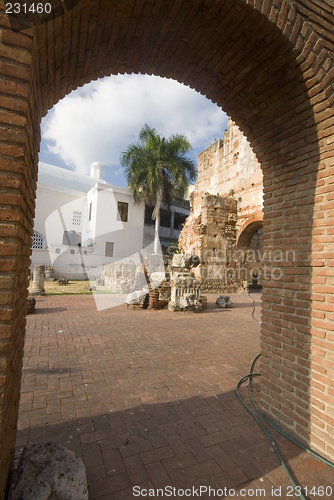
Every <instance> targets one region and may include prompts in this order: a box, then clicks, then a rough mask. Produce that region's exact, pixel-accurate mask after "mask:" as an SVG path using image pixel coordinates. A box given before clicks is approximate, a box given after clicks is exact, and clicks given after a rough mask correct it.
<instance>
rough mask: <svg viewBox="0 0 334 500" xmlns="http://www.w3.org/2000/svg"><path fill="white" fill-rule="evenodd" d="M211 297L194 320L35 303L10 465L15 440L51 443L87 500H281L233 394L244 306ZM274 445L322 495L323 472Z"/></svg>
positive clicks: (329, 479) (263, 448) (273, 460)
mask: <svg viewBox="0 0 334 500" xmlns="http://www.w3.org/2000/svg"><path fill="white" fill-rule="evenodd" d="M253 296H254V297H256V299H257V305H259V299H260V296H259V295H258V294H256V295H255V294H254V295H253ZM215 298H216V296H209V307H208V309H207V310H206V311H205V312H203V313H200V314H194V313H172V312H169V311H165V310H164V311H145V310H135V311H133V310H130V309H126V306H125V305H120V306H118V307H114V308H111V309H107V310H105V311H101V312H97V310H96V307H95V303H94V300H93V298H92V297H90V296H76V297H74V296H70V297H69V296H53V297H40V298H37V311H36V314H34V315H31V316H28V319H27V338H26V349H25V359H24V370H23V383H22V397H21V405H20V416H19V431H18V436H17V454H16V456H17V457H18V456H19V455H20V452H21V450H22V447H23V446H24V445H25V444H26V443H27V442H35V441H38V440H41V439H45V438H49V439H53V440H55V441H57V442H59V443H61V444H63V445H64V446H66V447H67V448H69V449H71V450H73V451H74V452H76V453H77V454H78V455H80V456H82V457H83V459H84V462H85V465H86V468H87V477H88V482H89V492H90V498H91V499H92V500H95V499H97V500H111V499H113V500H114V499H131V498H135V497H134V496H133V490H132V487H133V486H140V488H145V489H148V488H164V487H165V486H175V487H176V488H177V489H185V488H191V487H193V486H195V487H199V486H200V485H202V486H207V487H209V486H210V487H211V488H215V489H218V488H235V490H236V495H239V496H240V495H242V494H243V491H242V490H241V488H247V489H248V488H252V489H253V490H256V489H257V488H258V489H259V488H262V489H263V488H265V489H266V496H265V497H264V496H263V495H262V494H261V493H260V492H258V493H256V492H255V491H254V492H253V493H252V491H250V492H248V494H247V495H246V496H244V498H277V497H279V498H292V497H293V494H292V493H291V497H290V496H289V495H288V493H289V492H288V490H287V489H286V487H287V486H288V485H289V482H288V480H287V479H286V477H285V474H284V472H283V470H282V467H281V466H280V464H279V462H278V459H277V457H276V455H275V453H274V452H273V450H272V447H271V445H270V443H269V441H268V440H267V438H266V437H265V436H264V435H263V433H262V431H261V430H260V428H259V427H258V425H257V424H256V423H255V422H254V421H253V420H252V418H251V417H250V416H249V414H248V413H247V411H246V410H245V409H244V408H243V406H242V405H241V403H240V402H239V400H238V399H237V397H236V394H235V390H234V389H235V385H236V382H237V381H238V380H239V379H240V378H241V377H242V376H243V375H245V374H246V373H247V372H248V368H249V365H250V363H251V361H252V359H253V358H254V356H255V355H256V354H258V352H259V344H260V341H259V325H258V324H257V323H256V322H255V321H254V320H253V319H252V317H251V312H252V301H251V300H250V299H249V298H248V297H247V296H246V295H234V296H232V299H233V301H234V304H235V307H234V308H233V309H231V310H223V309H217V308H215V306H214V299H215ZM256 315H257V316H258V315H259V308H258V307H257V309H256ZM243 392H244V393H245V392H246V391H245V390H244V391H243ZM276 437H277V436H276ZM277 443H278V444H279V447H280V449H281V450H282V453H283V456H284V457H285V458H286V459H287V460H288V463H289V465H290V466H291V467H292V470H293V473H294V476H295V478H296V479H297V480H298V481H299V482H300V483H301V484H302V485H303V486H308V487H311V486H314V485H315V486H316V487H318V486H324V487H326V486H329V485H331V486H333V491H334V471H333V470H332V469H329V468H328V467H326V466H324V464H322V463H321V462H319V461H317V460H315V459H313V458H311V457H310V456H309V455H308V454H306V453H301V452H300V450H299V448H297V447H296V446H294V445H291V444H290V443H289V442H287V441H286V440H285V439H284V438H281V437H278V439H277ZM279 487H282V491H281V493H280V492H279V491H278V490H277V488H279ZM272 488H276V495H272V494H271V491H272ZM328 491H329V490H328ZM181 493H182V492H180V495H179V496H176V498H181V497H182V495H181ZM143 496H144V495H141V497H143ZM191 497H192V498H196V493H194V495H192V496H191ZM330 497H331V496H327V497H326V495H325V496H321V494H320V495H313V496H310V498H313V499H314V498H330ZM174 498H175V497H174ZM202 498H212V495H211V496H210V497H209V496H208V494H203V495H202ZM226 498H232V496H231V494H227V495H226Z"/></svg>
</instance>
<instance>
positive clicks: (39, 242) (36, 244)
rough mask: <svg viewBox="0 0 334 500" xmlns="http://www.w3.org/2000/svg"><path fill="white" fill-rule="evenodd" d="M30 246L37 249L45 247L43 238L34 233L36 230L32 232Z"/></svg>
mask: <svg viewBox="0 0 334 500" xmlns="http://www.w3.org/2000/svg"><path fill="white" fill-rule="evenodd" d="M31 248H33V249H39V250H42V249H43V248H45V244H44V238H43V236H42V235H41V234H39V233H36V232H35V233H34V236H33V237H32V245H31Z"/></svg>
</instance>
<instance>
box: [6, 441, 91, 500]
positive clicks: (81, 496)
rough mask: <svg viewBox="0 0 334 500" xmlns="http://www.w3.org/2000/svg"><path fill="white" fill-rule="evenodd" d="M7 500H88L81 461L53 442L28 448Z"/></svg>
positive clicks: (21, 459)
mask: <svg viewBox="0 0 334 500" xmlns="http://www.w3.org/2000/svg"><path fill="white" fill-rule="evenodd" d="M9 500H88V490H87V480H86V470H85V466H84V463H83V461H82V460H81V458H79V457H78V456H77V455H75V454H74V453H73V452H72V451H69V450H67V449H66V448H64V447H63V446H61V445H60V444H58V443H55V442H53V441H43V442H40V443H34V444H28V445H27V446H26V447H25V448H24V450H23V452H22V455H21V458H20V461H19V464H18V468H17V470H16V471H15V473H14V477H13V483H12V489H11V493H10V497H9Z"/></svg>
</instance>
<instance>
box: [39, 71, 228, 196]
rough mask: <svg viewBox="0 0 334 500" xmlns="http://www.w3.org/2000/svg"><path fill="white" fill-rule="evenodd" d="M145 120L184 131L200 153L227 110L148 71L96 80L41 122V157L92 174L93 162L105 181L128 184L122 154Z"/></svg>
mask: <svg viewBox="0 0 334 500" xmlns="http://www.w3.org/2000/svg"><path fill="white" fill-rule="evenodd" d="M145 123H147V124H148V125H149V126H150V127H154V128H155V129H156V130H157V132H158V133H160V134H162V135H164V136H165V137H169V136H170V135H171V134H184V135H186V137H187V138H188V139H189V141H190V144H191V145H192V147H193V149H192V151H190V152H189V153H188V156H189V157H190V158H191V159H192V160H193V161H195V163H196V159H197V155H198V153H200V152H201V151H203V150H204V149H206V148H207V147H208V146H210V144H212V143H213V142H214V141H215V140H217V139H220V138H222V137H223V133H224V130H225V129H226V126H227V116H226V114H225V113H224V112H223V111H222V110H221V108H219V107H218V106H216V105H215V104H213V103H212V102H211V101H209V100H208V99H207V98H206V97H205V96H203V95H201V94H199V93H198V92H196V91H195V90H193V89H191V88H190V87H186V86H185V85H182V84H180V83H178V82H176V81H175V80H169V79H165V78H160V77H156V76H148V75H134V74H132V75H117V76H111V77H106V78H103V79H100V80H97V81H93V82H91V83H89V84H86V85H84V86H83V87H81V88H79V89H77V90H75V91H73V92H71V93H70V94H69V95H67V96H66V97H64V99H62V100H61V101H59V102H58V103H57V104H56V105H55V106H54V107H53V108H52V109H51V110H50V111H49V113H48V114H47V115H46V116H45V117H44V118H43V120H42V141H41V150H40V161H42V162H44V163H49V164H51V165H56V166H58V167H62V168H67V169H70V170H74V171H77V172H79V173H82V174H86V175H89V167H90V165H91V164H92V163H93V162H96V161H97V162H99V163H100V164H101V165H102V166H103V179H105V180H107V181H108V182H110V183H111V184H113V185H115V186H119V187H126V184H127V183H126V179H125V176H124V169H123V167H122V166H121V165H120V156H121V153H122V152H123V151H124V150H125V149H126V148H127V147H128V146H129V145H130V144H131V143H133V142H137V140H138V132H139V130H140V128H141V127H142V126H143V125H144V124H145Z"/></svg>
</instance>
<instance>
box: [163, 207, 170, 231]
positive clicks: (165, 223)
mask: <svg viewBox="0 0 334 500" xmlns="http://www.w3.org/2000/svg"><path fill="white" fill-rule="evenodd" d="M171 215H172V214H171V212H170V211H169V210H164V209H163V208H160V226H162V227H170V220H171Z"/></svg>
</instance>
